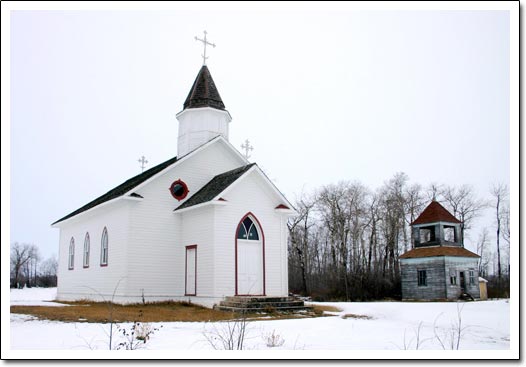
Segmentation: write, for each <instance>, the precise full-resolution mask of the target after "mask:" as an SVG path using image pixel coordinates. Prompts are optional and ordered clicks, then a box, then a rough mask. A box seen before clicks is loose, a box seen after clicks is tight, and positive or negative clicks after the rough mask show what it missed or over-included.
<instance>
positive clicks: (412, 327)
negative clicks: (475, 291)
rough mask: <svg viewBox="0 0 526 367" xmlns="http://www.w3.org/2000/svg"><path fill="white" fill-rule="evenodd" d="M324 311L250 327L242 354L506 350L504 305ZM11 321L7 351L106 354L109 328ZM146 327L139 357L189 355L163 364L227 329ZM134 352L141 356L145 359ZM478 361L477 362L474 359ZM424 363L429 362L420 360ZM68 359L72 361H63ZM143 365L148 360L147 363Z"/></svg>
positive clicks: (16, 298) (21, 293) (38, 293)
mask: <svg viewBox="0 0 526 367" xmlns="http://www.w3.org/2000/svg"><path fill="white" fill-rule="evenodd" d="M55 295H56V289H55V288H53V289H24V290H11V304H12V305H22V304H29V305H40V304H42V305H44V304H46V305H49V304H55V305H57V304H56V303H50V302H49V301H52V300H53V299H54V298H55ZM324 304H326V305H332V306H336V307H338V308H340V309H342V311H341V312H335V313H332V314H333V315H334V316H331V317H322V318H310V319H293V320H269V321H255V322H251V323H249V324H248V326H247V332H246V338H245V348H246V349H248V350H257V351H266V354H264V357H263V358H267V357H270V356H271V355H273V354H269V353H276V351H279V350H281V351H303V352H310V351H313V350H314V351H315V350H318V351H327V352H325V353H324V354H323V357H321V356H322V355H321V354H319V353H318V354H317V356H318V358H332V357H333V354H331V352H329V351H330V350H333V351H338V350H339V351H342V350H344V351H355V352H358V351H386V350H387V351H389V350H390V351H403V352H407V350H415V349H419V350H428V351H429V350H435V351H441V352H442V353H444V352H443V349H446V350H448V349H449V350H450V349H456V345H457V342H458V343H459V349H460V350H509V349H510V303H509V300H494V301H483V302H481V301H479V302H467V303H453V302H448V303H424V302H422V303H410V302H364V303H350V302H349V303H343V302H342V303H340V302H337V303H324ZM353 315H355V316H353ZM459 315H460V318H459ZM10 320H11V323H10V334H11V335H10V342H11V345H10V348H11V350H72V351H92V350H107V349H108V340H109V337H108V333H109V325H107V324H92V323H84V322H78V323H65V322H56V321H43V320H36V319H34V318H33V317H31V316H27V315H17V314H11V316H10ZM459 321H460V325H459ZM161 326H162V327H161ZM120 327H121V328H125V329H130V327H131V324H121V325H120ZM153 327H156V328H159V330H158V331H156V332H155V333H154V334H153V336H152V337H151V339H150V340H149V341H148V342H147V343H146V344H144V345H142V347H143V348H142V349H144V350H150V351H151V350H155V351H161V350H164V351H166V350H169V351H187V352H191V353H190V354H188V353H183V354H180V353H174V354H171V357H163V358H180V356H182V355H185V356H186V357H185V358H203V357H202V356H203V354H202V353H204V351H205V350H214V348H213V347H212V346H211V344H210V343H209V342H208V341H207V338H206V336H207V335H208V336H209V337H210V336H214V335H215V336H218V335H219V334H223V333H224V331H225V330H226V329H227V324H226V323H224V322H223V323H213V324H211V323H205V322H164V323H154V324H153ZM459 330H460V331H461V335H460V338H458V331H459ZM272 334H274V336H275V343H274V344H280V343H282V345H280V346H268V345H267V344H269V343H268V342H269V339H270V335H272ZM114 335H115V338H114V344H118V342H119V341H122V336H121V335H117V333H115V334H114ZM193 351H197V353H196V352H193ZM200 351H203V352H200ZM137 352H138V353H143V352H144V351H142V352H141V351H137ZM116 353H121V352H116ZM124 353H126V352H124ZM278 354H279V353H278ZM188 355H193V357H188ZM302 355H303V356H305V355H307V354H302ZM308 355H311V354H308ZM335 355H336V354H335ZM356 355H359V356H361V357H360V358H377V357H378V356H380V355H381V354H376V353H375V352H372V353H369V354H366V355H365V357H364V354H363V353H361V354H360V353H358V354H356V353H355V354H352V353H351V354H349V356H348V357H347V358H353V356H356ZM477 355H480V352H478V354H477ZM314 356H316V354H314ZM403 356H404V355H403V354H402V356H401V357H402V358H404V357H403ZM428 356H429V354H428V355H426V356H420V357H419V358H427V357H428ZM121 357H122V356H121ZM68 358H75V357H74V356H73V357H72V356H71V355H70V357H68ZM84 358H85V357H84ZM148 358H152V357H151V355H150V356H149V357H148ZM154 358H155V357H154ZM229 358H235V357H229ZM280 358H282V357H280ZM294 358H297V357H294ZM300 358H301V357H300ZM339 358H342V357H339ZM473 358H477V357H473Z"/></svg>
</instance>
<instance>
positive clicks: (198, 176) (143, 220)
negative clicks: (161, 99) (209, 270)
mask: <svg viewBox="0 0 526 367" xmlns="http://www.w3.org/2000/svg"><path fill="white" fill-rule="evenodd" d="M241 165H242V163H241V162H240V160H239V156H238V155H237V154H235V153H234V152H233V151H232V149H231V147H229V146H227V145H226V144H225V143H224V142H222V141H221V140H219V141H217V142H216V143H214V144H212V145H209V146H207V147H206V148H205V149H203V150H201V151H200V152H199V154H196V155H193V156H189V157H188V158H187V159H185V160H183V161H181V162H180V163H179V164H177V165H175V166H174V167H173V168H172V169H170V170H168V171H167V172H166V173H164V174H163V175H160V176H158V177H157V178H156V179H155V180H153V181H151V182H149V183H148V184H146V185H145V186H143V187H141V188H139V189H138V190H136V193H138V194H139V195H141V196H142V197H143V198H144V199H143V200H142V201H140V202H136V203H134V204H135V206H134V208H133V211H132V215H131V221H130V233H131V236H130V256H129V257H128V261H129V262H128V267H129V269H130V271H129V275H128V278H129V282H128V283H127V284H128V293H129V294H130V295H134V294H135V295H137V296H139V295H141V294H142V293H144V294H145V296H149V297H161V298H163V297H164V298H170V297H175V296H182V295H184V256H185V252H184V249H185V246H187V245H191V244H194V243H193V242H196V240H191V239H190V238H185V239H183V238H181V235H182V233H184V232H185V228H186V227H187V226H189V225H190V222H189V220H188V219H187V220H186V221H185V219H184V218H185V217H182V218H178V215H177V214H174V212H173V211H174V209H175V208H177V207H178V206H179V205H182V204H183V203H184V202H185V201H186V200H188V199H189V198H190V197H191V196H192V195H193V194H195V193H196V192H197V191H198V190H199V189H201V188H202V187H203V186H204V185H205V184H206V183H208V182H209V181H210V180H211V179H212V178H213V177H214V176H216V175H218V174H220V173H223V172H225V171H229V170H231V169H234V168H237V167H239V166H241ZM178 179H181V180H183V181H184V182H185V183H186V184H187V186H188V189H189V191H190V192H189V194H188V196H187V197H186V198H185V199H184V200H182V201H177V200H176V199H174V198H173V197H172V195H171V194H170V192H169V188H170V185H171V184H172V183H173V182H174V181H176V180H178ZM189 217H190V216H188V218H189ZM193 220H194V221H196V222H199V221H200V219H199V218H198V217H195V219H193ZM179 221H185V222H184V223H179ZM210 224H211V223H210ZM181 226H182V227H181ZM201 228H202V227H201ZM209 228H211V227H209ZM200 231H202V230H199V229H198V230H196V231H193V235H196V236H200ZM186 233H190V232H188V229H187V230H186ZM196 239H197V237H196ZM189 242H190V243H189ZM198 245H199V244H198ZM200 250H201V246H199V247H198V250H197V251H198V262H199V261H200V260H201V251H200ZM199 267H200V264H199V263H198V268H199ZM200 281H201V279H200V276H199V273H198V286H199V284H200ZM199 291H200V289H198V292H199Z"/></svg>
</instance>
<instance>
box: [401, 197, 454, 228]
mask: <svg viewBox="0 0 526 367" xmlns="http://www.w3.org/2000/svg"><path fill="white" fill-rule="evenodd" d="M434 222H448V223H461V222H460V221H459V220H458V219H457V218H455V217H454V216H453V215H452V214H451V213H450V212H448V211H447V209H446V208H444V207H443V206H442V205H440V203H439V202H438V201H434V200H433V201H432V202H431V204H429V205H428V206H427V208H425V209H424V211H423V212H422V213H421V214H420V215H419V216H418V218H416V219H415V220H414V221H413V223H411V225H414V224H424V223H434Z"/></svg>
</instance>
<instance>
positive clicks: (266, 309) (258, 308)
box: [217, 305, 312, 313]
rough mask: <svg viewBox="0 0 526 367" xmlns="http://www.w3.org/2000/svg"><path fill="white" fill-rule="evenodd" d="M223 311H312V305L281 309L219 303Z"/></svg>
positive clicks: (219, 307)
mask: <svg viewBox="0 0 526 367" xmlns="http://www.w3.org/2000/svg"><path fill="white" fill-rule="evenodd" d="M217 308H218V309H219V310H221V311H229V312H236V313H244V312H246V313H273V312H299V311H306V312H310V311H312V307H311V306H291V307H282V308H279V309H271V308H268V307H264V308H262V307H254V308H246V307H232V306H223V305H219V306H218V307H217Z"/></svg>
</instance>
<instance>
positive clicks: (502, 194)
mask: <svg viewBox="0 0 526 367" xmlns="http://www.w3.org/2000/svg"><path fill="white" fill-rule="evenodd" d="M491 195H492V196H493V198H494V205H495V224H496V227H497V275H498V279H499V283H500V281H501V280H502V267H501V256H500V237H501V233H500V231H501V226H502V225H501V222H502V215H503V213H502V204H503V202H504V201H506V199H507V197H508V186H507V185H504V184H497V185H493V187H492V188H491Z"/></svg>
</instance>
